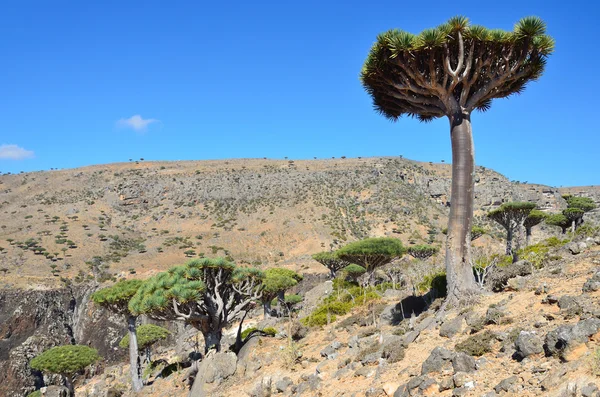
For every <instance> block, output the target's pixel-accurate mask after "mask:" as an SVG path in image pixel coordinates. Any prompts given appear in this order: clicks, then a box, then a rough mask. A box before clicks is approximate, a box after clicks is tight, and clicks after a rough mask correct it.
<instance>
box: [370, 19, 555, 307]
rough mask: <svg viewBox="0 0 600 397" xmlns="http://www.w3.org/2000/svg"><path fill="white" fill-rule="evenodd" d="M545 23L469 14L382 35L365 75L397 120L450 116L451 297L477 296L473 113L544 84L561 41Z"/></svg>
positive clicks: (382, 107)
mask: <svg viewBox="0 0 600 397" xmlns="http://www.w3.org/2000/svg"><path fill="white" fill-rule="evenodd" d="M545 31H546V26H545V24H544V22H543V21H542V20H541V19H539V18H537V17H527V18H523V19H521V20H520V21H519V22H518V23H517V24H516V25H515V27H514V30H513V31H512V32H508V31H504V30H496V29H495V30H490V29H487V28H485V27H483V26H476V25H470V24H469V22H468V19H467V18H465V17H462V16H458V17H454V18H452V19H450V20H449V21H448V22H447V23H445V24H443V25H441V26H438V27H437V28H433V29H426V30H424V31H423V32H421V33H420V34H418V35H413V34H411V33H408V32H404V31H401V30H396V29H394V30H389V31H387V32H385V33H382V34H380V35H379V36H378V37H377V41H376V42H375V44H374V45H373V47H372V48H371V51H370V53H369V55H368V57H367V59H366V62H365V64H364V66H363V69H362V71H361V76H360V77H361V81H362V84H363V86H364V87H365V89H366V91H367V92H368V93H369V94H370V95H371V97H372V98H373V104H374V107H375V110H377V111H378V112H379V113H381V114H382V115H384V116H385V117H387V118H389V119H391V120H397V119H399V118H400V117H402V116H404V115H406V116H410V117H416V118H418V119H419V120H420V121H423V122H428V121H431V120H433V119H435V118H440V117H447V118H448V120H449V122H450V139H451V143H452V191H451V196H450V202H451V206H450V217H449V224H448V237H447V239H446V274H447V280H448V299H449V301H456V300H458V299H460V297H461V295H463V294H465V293H476V292H477V291H478V288H477V286H476V284H475V280H474V277H473V271H472V261H471V244H470V236H469V234H470V230H471V225H472V220H473V199H474V197H473V195H474V184H473V178H474V174H475V158H474V154H475V153H474V149H473V136H472V130H471V113H472V112H473V111H475V110H479V111H486V110H488V109H489V108H490V107H491V103H492V100H493V99H495V98H506V97H508V96H510V95H512V94H518V93H520V92H522V91H523V90H524V88H525V86H526V85H527V83H528V82H530V81H532V80H536V79H538V78H539V77H540V76H541V75H542V73H543V71H544V66H545V64H546V59H547V57H548V56H549V55H550V54H551V53H552V51H553V49H554V40H553V39H552V38H551V37H550V36H548V35H546V34H545Z"/></svg>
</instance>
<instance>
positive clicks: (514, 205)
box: [488, 201, 536, 262]
mask: <svg viewBox="0 0 600 397" xmlns="http://www.w3.org/2000/svg"><path fill="white" fill-rule="evenodd" d="M535 207H536V205H535V204H534V203H528V202H524V201H513V202H510V203H504V204H502V205H501V206H500V207H498V208H496V209H495V210H492V211H490V212H488V218H490V219H492V220H494V221H496V222H498V223H499V224H500V225H501V226H502V227H503V228H504V229H505V230H506V255H510V256H512V257H513V262H516V261H517V260H518V257H517V249H513V244H512V241H513V237H514V234H515V232H518V231H519V228H520V227H521V226H522V225H523V222H525V219H527V216H529V213H530V212H531V211H532V210H533V209H535Z"/></svg>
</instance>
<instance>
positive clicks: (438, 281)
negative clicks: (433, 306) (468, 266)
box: [417, 271, 446, 297]
mask: <svg viewBox="0 0 600 397" xmlns="http://www.w3.org/2000/svg"><path fill="white" fill-rule="evenodd" d="M429 290H434V291H436V296H437V297H444V296H446V272H445V271H440V272H437V273H431V274H428V275H427V276H425V277H424V278H423V281H421V282H420V283H419V284H417V291H419V292H420V293H426V292H428V291H429Z"/></svg>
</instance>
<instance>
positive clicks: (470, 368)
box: [452, 353, 477, 373]
mask: <svg viewBox="0 0 600 397" xmlns="http://www.w3.org/2000/svg"><path fill="white" fill-rule="evenodd" d="M452 368H453V369H454V373H457V372H474V371H476V370H477V364H476V362H475V359H474V358H473V357H471V356H469V355H468V354H465V353H456V355H455V356H454V357H453V358H452Z"/></svg>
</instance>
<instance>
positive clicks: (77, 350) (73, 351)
mask: <svg viewBox="0 0 600 397" xmlns="http://www.w3.org/2000/svg"><path fill="white" fill-rule="evenodd" d="M99 359H100V356H99V355H98V351H97V350H96V349H92V348H90V347H87V346H82V345H66V346H57V347H53V348H51V349H48V350H46V351H45V352H43V353H42V354H40V355H39V356H37V357H35V358H34V359H33V360H31V361H30V362H29V366H30V367H31V368H33V369H37V370H39V371H47V372H51V373H54V374H73V373H75V372H78V371H80V370H82V369H84V368H85V367H87V366H88V365H90V364H93V363H95V362H96V361H98V360H99Z"/></svg>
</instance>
